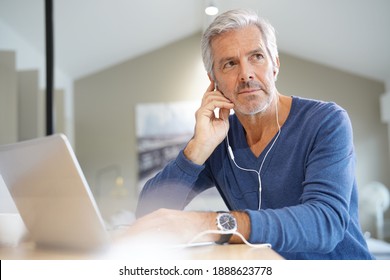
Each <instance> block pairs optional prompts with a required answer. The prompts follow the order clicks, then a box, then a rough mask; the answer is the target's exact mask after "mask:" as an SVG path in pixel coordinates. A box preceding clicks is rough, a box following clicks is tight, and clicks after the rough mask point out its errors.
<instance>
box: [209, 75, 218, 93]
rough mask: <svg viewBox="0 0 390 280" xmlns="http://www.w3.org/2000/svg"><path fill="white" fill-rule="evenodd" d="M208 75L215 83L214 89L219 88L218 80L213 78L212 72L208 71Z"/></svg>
mask: <svg viewBox="0 0 390 280" xmlns="http://www.w3.org/2000/svg"><path fill="white" fill-rule="evenodd" d="M207 76H208V77H209V80H210V82H212V83H214V90H216V89H217V87H218V86H217V81H216V80H215V79H214V78H213V75H212V74H211V73H207Z"/></svg>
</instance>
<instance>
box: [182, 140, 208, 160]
mask: <svg viewBox="0 0 390 280" xmlns="http://www.w3.org/2000/svg"><path fill="white" fill-rule="evenodd" d="M183 153H184V156H185V157H186V158H187V159H188V160H190V161H192V162H193V163H195V164H198V165H203V164H204V163H205V162H206V160H207V159H208V157H209V156H210V153H208V152H205V149H202V148H199V145H197V144H196V142H195V140H194V139H191V140H190V141H189V142H188V144H187V146H186V147H185V148H184V151H183Z"/></svg>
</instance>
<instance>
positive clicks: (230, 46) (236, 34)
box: [211, 25, 265, 58]
mask: <svg viewBox="0 0 390 280" xmlns="http://www.w3.org/2000/svg"><path fill="white" fill-rule="evenodd" d="M211 49H212V52H213V56H214V58H217V57H221V56H235V55H237V54H238V53H241V52H242V51H244V52H246V51H247V52H251V51H253V50H255V49H265V47H264V42H263V38H262V35H261V32H260V30H259V29H258V28H257V27H256V26H254V25H251V26H247V27H243V28H239V29H233V30H229V31H227V32H224V33H222V34H219V35H217V36H215V37H214V38H213V39H212V41H211Z"/></svg>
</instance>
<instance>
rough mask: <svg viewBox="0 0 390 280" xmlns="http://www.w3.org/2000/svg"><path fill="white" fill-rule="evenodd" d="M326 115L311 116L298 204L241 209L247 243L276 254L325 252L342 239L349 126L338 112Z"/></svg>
mask: <svg viewBox="0 0 390 280" xmlns="http://www.w3.org/2000/svg"><path fill="white" fill-rule="evenodd" d="M333 109H334V108H333ZM329 111H330V110H328V112H326V115H325V114H324V115H322V116H317V118H316V120H320V119H321V120H320V121H318V123H317V124H315V126H313V131H315V133H313V137H312V139H311V140H310V141H311V142H310V143H307V144H308V147H309V149H308V151H307V153H306V156H305V166H303V169H304V173H305V175H304V176H305V179H304V181H303V183H302V186H303V193H302V195H301V197H300V204H298V205H295V206H289V207H284V208H280V209H265V210H261V211H254V210H247V213H248V214H249V216H250V219H251V235H250V241H251V242H254V243H262V242H267V243H271V244H272V246H273V248H274V249H276V250H277V251H280V252H315V253H329V252H331V251H333V250H334V248H335V247H336V246H337V245H338V244H339V242H340V241H341V240H343V238H344V235H345V233H346V230H347V227H348V225H349V222H350V213H349V207H350V206H351V205H350V203H351V194H352V189H353V186H354V184H355V181H354V180H355V179H354V178H355V177H354V176H355V174H354V172H355V169H354V165H355V159H354V151H353V143H352V128H351V124H350V121H349V118H348V116H347V113H346V112H345V111H344V110H342V109H336V110H332V111H330V112H329ZM303 144H304V143H303ZM352 203H357V202H356V201H353V202H352ZM352 207H356V205H352ZM356 208H357V207H356Z"/></svg>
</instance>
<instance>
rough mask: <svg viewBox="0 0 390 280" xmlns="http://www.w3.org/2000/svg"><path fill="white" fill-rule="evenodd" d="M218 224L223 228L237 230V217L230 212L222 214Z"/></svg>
mask: <svg viewBox="0 0 390 280" xmlns="http://www.w3.org/2000/svg"><path fill="white" fill-rule="evenodd" d="M218 224H219V226H220V228H221V229H222V230H236V229H237V223H236V219H235V218H234V217H233V216H232V215H231V214H229V213H224V214H220V215H219V218H218Z"/></svg>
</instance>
